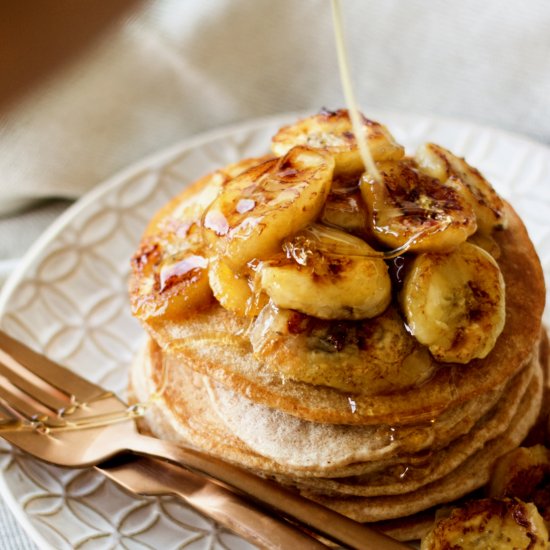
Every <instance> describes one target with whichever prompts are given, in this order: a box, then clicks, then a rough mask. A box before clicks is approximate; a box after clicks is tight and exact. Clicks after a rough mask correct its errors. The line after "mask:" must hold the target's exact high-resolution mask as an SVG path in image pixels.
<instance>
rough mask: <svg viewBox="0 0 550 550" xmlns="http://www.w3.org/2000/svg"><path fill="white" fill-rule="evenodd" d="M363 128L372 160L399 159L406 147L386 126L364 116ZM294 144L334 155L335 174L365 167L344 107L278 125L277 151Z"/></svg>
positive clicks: (358, 171)
mask: <svg viewBox="0 0 550 550" xmlns="http://www.w3.org/2000/svg"><path fill="white" fill-rule="evenodd" d="M363 128H364V132H365V134H366V136H367V141H368V144H369V148H370V151H371V154H372V157H373V159H374V160H398V159H400V158H402V157H403V155H404V154H405V151H404V149H403V147H402V146H401V145H399V144H398V143H397V142H396V141H395V139H394V138H393V136H392V135H391V134H390V133H389V131H388V130H387V128H386V127H385V126H382V124H379V123H378V122H374V121H372V120H368V119H367V118H365V117H363ZM296 145H307V146H308V147H313V148H315V149H322V150H324V151H326V152H328V153H330V154H331V155H333V156H334V159H335V161H336V166H335V169H334V173H335V175H336V176H342V175H347V176H349V175H356V176H359V175H360V174H361V172H363V171H364V167H363V161H362V160H361V156H360V154H359V150H358V148H357V143H356V141H355V136H354V134H353V128H352V125H351V120H350V117H349V114H348V111H347V110H346V109H340V110H338V111H322V112H321V113H319V114H318V115H315V116H312V117H309V118H306V119H303V120H299V121H298V122H296V123H295V124H291V125H289V126H284V127H283V128H281V129H280V130H279V131H278V132H277V134H275V136H274V137H273V140H272V147H271V149H272V151H273V152H274V153H275V154H276V155H279V156H281V155H284V154H286V153H287V152H288V151H289V150H290V149H291V148H292V147H294V146H296Z"/></svg>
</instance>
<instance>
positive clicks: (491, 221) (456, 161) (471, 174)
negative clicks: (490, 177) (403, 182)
mask: <svg viewBox="0 0 550 550" xmlns="http://www.w3.org/2000/svg"><path fill="white" fill-rule="evenodd" d="M415 159H416V162H417V163H418V165H419V166H420V167H421V169H422V170H424V171H425V172H426V173H427V174H429V175H430V176H432V177H434V178H437V179H438V180H439V181H441V182H447V181H448V180H449V179H452V178H455V179H456V178H458V179H460V181H461V182H462V183H464V188H463V189H464V196H465V197H466V199H467V200H468V202H469V203H470V204H471V205H472V208H473V209H474V212H475V214H476V218H477V226H478V228H479V230H480V231H481V232H483V233H491V232H492V231H493V230H494V229H502V228H504V227H505V226H506V219H505V215H504V203H503V201H502V199H501V198H500V197H499V196H498V195H497V193H496V192H495V190H494V189H493V187H492V186H491V184H490V183H489V182H488V181H487V180H486V179H485V178H484V177H483V176H482V175H481V173H480V172H479V171H478V170H477V169H475V168H473V167H472V166H470V165H469V164H468V163H467V162H466V161H465V160H464V159H463V158H459V157H457V156H455V155H453V154H452V153H451V152H450V151H447V149H444V148H443V147H440V146H439V145H435V144H434V143H426V144H425V145H423V146H422V147H420V149H419V150H418V151H417V153H416V157H415Z"/></svg>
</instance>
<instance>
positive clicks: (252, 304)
mask: <svg viewBox="0 0 550 550" xmlns="http://www.w3.org/2000/svg"><path fill="white" fill-rule="evenodd" d="M208 280H209V281H210V288H211V289H212V292H213V293H214V297H215V298H216V300H218V302H220V304H221V305H222V307H224V308H225V309H227V310H228V311H232V312H233V313H236V314H237V315H240V316H241V317H254V316H255V315H257V314H258V313H259V311H260V310H261V308H262V307H263V306H264V305H265V304H266V302H267V299H266V297H265V295H263V294H261V293H260V292H255V291H254V289H253V277H252V280H251V277H250V276H248V275H247V274H245V273H243V272H241V273H235V272H234V271H233V270H232V269H231V267H230V266H229V265H227V263H226V262H224V261H223V260H222V259H220V258H215V259H213V260H211V261H210V266H209V268H208Z"/></svg>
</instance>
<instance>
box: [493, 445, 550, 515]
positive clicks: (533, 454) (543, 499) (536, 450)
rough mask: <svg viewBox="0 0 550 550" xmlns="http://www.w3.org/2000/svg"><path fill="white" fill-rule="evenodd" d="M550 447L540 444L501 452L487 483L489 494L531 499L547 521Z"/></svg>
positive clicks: (549, 485) (549, 510) (549, 492)
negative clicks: (504, 452)
mask: <svg viewBox="0 0 550 550" xmlns="http://www.w3.org/2000/svg"><path fill="white" fill-rule="evenodd" d="M549 477H550V449H547V448H546V447H544V446H543V445H535V446H533V447H519V448H518V449H514V450H513V451H510V452H509V453H506V454H505V455H504V456H501V457H500V458H499V459H498V460H497V462H496V463H495V466H494V468H493V472H492V475H491V479H490V481H489V485H488V494H489V496H492V497H497V498H502V497H517V498H520V499H521V500H524V501H528V502H533V503H534V504H535V505H536V506H537V508H538V509H539V512H540V513H541V514H542V516H543V517H544V519H545V520H546V521H550V482H549Z"/></svg>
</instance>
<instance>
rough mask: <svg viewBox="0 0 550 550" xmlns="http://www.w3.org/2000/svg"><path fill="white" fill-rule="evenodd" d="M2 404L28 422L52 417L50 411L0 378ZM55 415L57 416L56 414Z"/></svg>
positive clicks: (0, 400)
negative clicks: (38, 418) (44, 416)
mask: <svg viewBox="0 0 550 550" xmlns="http://www.w3.org/2000/svg"><path fill="white" fill-rule="evenodd" d="M0 403H2V405H4V407H7V408H9V409H11V410H12V411H15V412H16V413H18V414H19V415H21V416H24V417H25V418H27V419H28V420H35V419H36V418H37V417H39V416H41V415H47V416H51V415H52V411H51V410H50V409H48V408H46V407H45V406H44V405H42V403H39V402H38V401H35V400H34V399H33V398H32V397H30V396H29V395H27V394H26V393H24V392H22V391H21V390H20V389H18V388H17V387H16V386H14V385H13V384H12V383H11V382H10V381H9V380H8V379H7V378H4V377H0ZM53 415H54V416H55V413H53Z"/></svg>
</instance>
